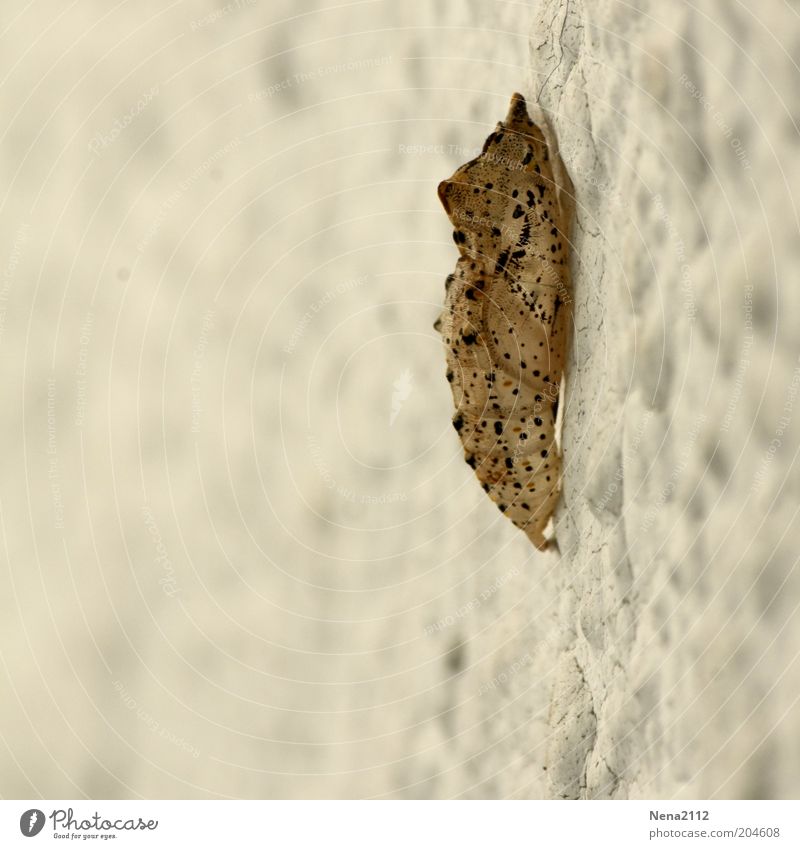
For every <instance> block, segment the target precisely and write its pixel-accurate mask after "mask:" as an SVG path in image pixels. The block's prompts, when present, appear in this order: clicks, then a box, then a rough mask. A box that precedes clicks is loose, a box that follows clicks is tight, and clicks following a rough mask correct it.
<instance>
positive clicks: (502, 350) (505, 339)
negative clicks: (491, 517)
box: [436, 94, 574, 549]
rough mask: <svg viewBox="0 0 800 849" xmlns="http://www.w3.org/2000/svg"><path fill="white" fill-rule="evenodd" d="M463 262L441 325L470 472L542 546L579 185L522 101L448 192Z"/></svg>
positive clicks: (449, 287) (555, 454)
mask: <svg viewBox="0 0 800 849" xmlns="http://www.w3.org/2000/svg"><path fill="white" fill-rule="evenodd" d="M439 198H440V200H441V201H442V204H443V205H444V208H445V211H446V212H447V215H448V217H449V218H450V221H451V222H452V224H453V226H454V228H455V230H454V232H453V238H454V239H455V242H456V245H458V249H459V251H460V254H461V256H460V257H459V259H458V262H457V264H456V270H455V273H454V274H451V275H450V276H449V277H448V278H447V282H446V283H445V289H446V296H445V307H444V311H443V312H442V315H441V317H440V319H439V321H437V322H436V328H437V329H438V330H440V331H441V333H442V336H443V338H444V343H445V347H446V352H447V379H448V381H450V385H451V388H452V390H453V399H454V401H455V407H456V412H455V415H454V417H453V426H454V427H455V429H456V431H457V432H458V435H459V436H460V437H461V441H462V443H463V445H464V453H465V457H466V460H467V463H468V464H469V465H470V466H471V467H472V468H473V469H474V470H475V473H476V474H477V476H478V479H479V480H480V481H481V483H482V484H483V489H484V490H485V491H486V492H487V493H488V494H489V496H490V497H491V498H492V500H493V501H494V502H495V503H496V504H497V506H498V507H499V508H500V510H502V511H503V513H505V515H506V516H508V518H510V519H511V521H512V522H514V524H515V525H516V526H517V527H518V528H521V529H522V530H524V531H525V533H526V534H527V535H528V537H529V538H530V540H531V542H533V544H534V545H535V546H536V547H537V548H539V549H545V548H547V547H548V545H549V544H550V541H549V540H547V539H545V536H544V530H545V527H546V525H547V523H548V521H549V519H550V516H551V515H552V513H553V510H554V509H555V507H556V504H557V503H558V497H559V493H560V475H561V452H560V449H559V446H558V444H557V442H556V434H555V422H556V414H557V412H558V396H559V389H560V386H561V376H562V372H563V369H564V360H565V358H566V351H567V338H568V323H569V313H570V304H571V300H572V299H571V296H570V277H569V236H570V221H571V218H572V213H573V210H574V203H573V190H572V183H571V181H570V179H569V176H568V175H567V173H566V170H565V169H564V166H563V164H562V163H561V159H560V157H559V156H558V153H557V152H556V151H555V150H554V151H550V150H548V146H547V141H546V140H545V137H544V134H543V133H542V131H541V130H540V129H539V127H537V126H536V125H535V124H534V123H533V121H531V119H530V117H529V116H528V112H527V108H526V105H525V99H524V98H523V97H522V95H520V94H514V95H513V97H512V98H511V105H510V107H509V110H508V115H507V116H506V119H505V121H503V122H501V123H500V124H498V125H497V128H496V129H495V131H494V132H493V133H492V134H491V135H490V136H489V138H488V139H486V143H485V144H484V146H483V151H482V152H481V154H480V156H478V157H477V158H475V159H473V160H472V161H470V162H467V163H466V165H462V166H461V168H459V169H458V170H457V171H456V172H455V174H453V176H452V177H451V178H450V179H449V180H444V181H443V182H442V183H440V184H439Z"/></svg>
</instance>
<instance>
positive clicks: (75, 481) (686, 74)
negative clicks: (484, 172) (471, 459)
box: [0, 0, 800, 798]
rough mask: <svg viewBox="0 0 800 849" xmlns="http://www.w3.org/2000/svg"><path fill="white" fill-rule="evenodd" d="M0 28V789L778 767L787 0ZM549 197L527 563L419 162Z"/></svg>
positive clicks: (755, 774)
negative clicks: (547, 427)
mask: <svg viewBox="0 0 800 849" xmlns="http://www.w3.org/2000/svg"><path fill="white" fill-rule="evenodd" d="M767 9H768V10H769V11H765V10H758V11H750V10H748V9H746V8H745V7H743V6H739V5H731V4H728V3H724V2H721V0H720V2H715V3H713V4H710V5H708V4H707V7H704V8H703V10H702V11H701V10H697V9H694V8H693V7H692V6H690V5H689V4H685V3H683V2H680V0H673V2H669V3H655V2H644V0H642V2H641V3H639V4H634V5H630V4H620V3H616V2H600V3H591V4H590V3H585V4H584V3H583V2H580V0H570V2H551V0H544V1H543V2H532V3H529V4H526V3H505V2H493V3H481V2H477V0H472V2H463V3H459V4H449V5H448V6H445V5H444V4H434V3H430V2H428V3H425V2H415V0H410V2H406V3H403V4H392V3H388V2H381V0H375V1H374V2H373V0H366V2H355V3H349V4H344V5H342V4H326V3H310V2H306V3H304V4H300V5H298V4H297V3H289V2H269V3H267V2H261V0H232V2H230V3H228V4H227V5H225V4H224V3H216V2H214V1H213V0H209V2H200V0H190V2H183V3H174V4H164V3H160V2H159V3H156V2H138V3H130V2H129V3H122V4H119V5H116V6H113V7H109V6H108V5H107V4H105V3H100V2H90V0H87V1H86V2H84V3H82V4H80V5H79V6H75V5H73V6H63V5H61V4H58V3H53V2H47V0H46V2H42V3H39V4H36V5H34V6H28V7H25V8H24V9H18V8H16V7H13V8H12V7H9V8H7V9H6V10H4V11H3V12H2V13H0V43H1V44H2V51H1V52H0V56H2V59H0V62H1V63H2V67H3V75H2V83H0V109H2V114H3V115H4V116H5V120H4V122H3V124H4V126H3V130H2V140H0V157H1V158H0V169H2V170H1V173H2V179H3V186H4V192H3V202H2V208H0V266H2V281H0V369H2V386H3V397H4V399H5V403H4V404H3V406H2V410H1V411H0V427H1V428H2V430H1V431H0V432H1V433H2V436H3V442H2V444H3V448H4V450H3V466H2V468H3V471H2V475H0V536H2V545H1V546H0V556H2V559H3V569H2V570H1V571H0V732H1V733H2V737H1V738H0V740H1V744H0V793H2V795H3V796H6V797H37V796H43V797H50V798H53V797H62V798H80V797H83V796H87V797H97V798H103V797H105V798H113V797H138V796H143V797H153V796H156V797H175V798H179V797H198V796H208V797H264V798H268V797H363V796H370V797H372V796H389V797H438V798H441V797H451V796H466V797H493V798H494V797H510V796H515V797H548V796H556V797H587V796H588V797H607V796H614V797H625V796H633V797H637V796H639V797H671V796H688V797H694V798H698V797H700V798H702V797H706V796H721V797H730V796H733V797H737V796H748V797H750V796H780V797H783V796H786V797H794V796H796V795H797V794H798V793H800V785H798V772H797V770H796V748H795V746H794V741H795V740H796V739H797V736H798V731H800V716H799V714H798V697H800V665H798V659H797V649H796V647H797V645H798V644H800V641H799V640H798V637H799V636H800V634H799V633H798V631H799V630H800V629H799V628H798V615H797V601H796V599H797V598H798V597H800V593H799V592H798V591H799V590H800V579H799V578H798V573H797V568H796V562H797V557H796V547H797V545H796V541H797V539H798V536H797V528H798V526H797V486H798V484H797V474H796V472H795V470H794V463H795V458H796V455H797V450H798V439H797V434H798V426H797V425H798V416H800V412H799V411H796V410H795V405H796V401H797V394H798V390H800V362H799V361H798V355H799V354H800V350H798V343H797V334H796V329H795V328H796V322H795V317H796V316H797V315H798V309H800V304H799V303H798V299H800V294H798V290H797V287H796V286H794V285H793V284H792V282H791V281H792V280H793V279H794V277H795V274H796V268H797V265H798V256H797V254H798V249H799V248H798V246H799V245H800V243H799V242H798V239H797V231H798V220H797V210H796V208H795V204H794V192H793V187H794V186H796V185H797V180H798V176H800V175H798V173H797V172H798V165H797V161H798V160H797V130H798V127H797V120H798V118H797V116H798V101H797V95H796V92H797V90H798V86H797V83H798V69H797V67H796V65H795V64H794V62H793V60H792V58H791V57H793V56H797V55H798V47H799V46H800V45H798V41H800V24H799V23H798V19H797V16H796V13H795V11H794V10H793V9H792V8H791V7H789V6H781V5H778V4H775V5H770V6H768V7H767ZM515 90H521V91H522V92H523V93H524V94H525V95H526V96H527V97H528V98H529V100H530V101H531V102H533V103H536V102H537V101H538V102H539V103H540V104H541V106H542V107H543V108H544V109H546V110H548V113H549V114H550V118H551V121H552V123H553V125H554V126H555V128H556V130H557V131H558V136H559V139H560V141H561V145H562V152H563V156H564V159H565V162H566V164H567V167H568V169H569V171H570V173H571V175H572V178H573V181H574V183H575V187H576V194H577V198H578V216H577V223H576V230H575V244H574V256H575V259H574V281H575V292H574V299H575V302H574V308H575V312H574V322H575V327H574V342H573V350H572V354H571V361H570V372H569V381H568V386H567V394H566V411H565V430H564V451H565V457H566V461H567V466H566V471H565V481H564V489H565V494H564V499H563V504H562V507H561V509H560V510H559V512H558V514H557V525H558V527H557V531H558V537H559V541H560V544H561V556H560V557H559V556H557V555H556V554H552V553H548V554H541V553H539V552H536V551H534V550H533V549H531V547H530V545H529V543H528V541H527V539H526V538H525V537H524V536H523V535H522V534H520V533H518V532H517V531H516V530H515V529H514V528H513V526H512V525H511V524H510V523H508V522H507V521H506V520H505V519H504V518H503V517H502V515H501V514H500V513H499V512H498V511H497V510H496V508H495V507H494V506H493V505H492V504H491V503H490V502H489V501H488V499H486V498H485V496H484V494H483V492H482V491H481V489H480V486H479V485H478V484H477V483H476V481H475V480H474V478H473V475H472V472H471V470H470V469H469V468H468V467H467V466H466V465H465V464H464V462H463V459H462V452H461V448H460V445H459V443H458V440H457V438H456V436H455V434H454V433H453V431H452V428H451V426H450V415H451V405H452V402H451V398H450V392H449V387H448V385H447V383H446V381H445V380H444V359H443V356H442V352H441V342H440V339H439V337H438V335H437V334H435V333H434V331H433V329H432V323H433V321H434V319H435V317H436V315H437V314H438V311H439V308H440V305H441V302H442V298H443V281H444V277H445V276H446V274H447V273H448V272H449V271H450V270H451V269H452V267H453V265H454V263H455V258H456V252H455V248H454V246H453V243H452V240H451V237H450V228H449V226H448V224H447V221H446V218H445V216H444V214H443V212H442V210H441V209H440V208H439V204H438V200H437V198H436V194H435V187H436V184H437V182H438V181H439V180H440V179H442V178H443V177H445V176H447V175H449V174H450V173H452V171H453V170H454V169H455V168H456V167H457V166H458V165H460V164H461V163H462V162H464V161H466V160H467V159H469V158H471V157H472V156H474V155H475V154H476V153H477V152H478V150H479V149H480V147H481V145H482V143H483V140H484V138H485V136H486V135H487V133H488V132H489V130H490V129H491V128H492V127H493V125H494V123H495V122H496V121H497V120H499V119H500V118H501V117H502V116H503V115H504V114H505V111H506V107H507V103H508V99H509V96H510V94H511V93H512V92H513V91H515Z"/></svg>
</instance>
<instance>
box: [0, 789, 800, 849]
mask: <svg viewBox="0 0 800 849" xmlns="http://www.w3.org/2000/svg"><path fill="white" fill-rule="evenodd" d="M799 812H800V803H798V802H795V801H789V802H776V801H753V802H742V801H737V802H728V801H720V802H552V801H546V802H545V801H519V802H510V801H509V802H506V801H485V802H483V801H473V802H460V801H446V802H417V801H369V802H358V801H353V802H345V801H340V802H333V801H330V802H310V801H269V802H268V801H203V802H200V801H152V802H149V801H135V802H134V801H89V802H87V801H81V800H71V801H50V802H42V801H37V800H29V801H19V802H11V801H0V846H2V847H7V846H27V847H29V849H30V847H32V846H36V845H37V842H38V843H39V844H40V845H41V843H42V842H46V843H47V845H52V841H58V844H59V845H65V844H67V843H72V844H75V843H77V842H80V843H82V844H84V845H85V844H86V843H87V842H89V841H93V842H94V843H95V845H97V844H99V843H104V844H106V845H113V846H119V847H122V846H137V847H138V846H141V847H162V846H163V847H169V849H176V847H192V846H199V847H204V846H224V847H225V849H232V847H238V846H247V847H250V846H264V847H288V846H291V847H320V849H322V847H324V849H328V847H339V846H341V847H347V849H358V847H365V849H376V848H377V849H417V847H453V846H457V847H458V849H472V847H475V849H487V847H494V846H497V847H502V849H517V847H519V849H523V848H524V849H532V847H540V846H541V847H547V848H548V849H550V847H553V846H564V847H567V849H572V847H591V849H602V847H613V849H626V848H627V847H631V848H632V849H633V847H635V848H636V849H641V847H644V846H653V847H678V846H696V847H700V846H703V845H708V846H714V847H718V849H726V847H740V849H742V848H743V847H761V846H769V847H776V849H777V847H798V846H800V813H799ZM111 841H113V843H112V842H111Z"/></svg>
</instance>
